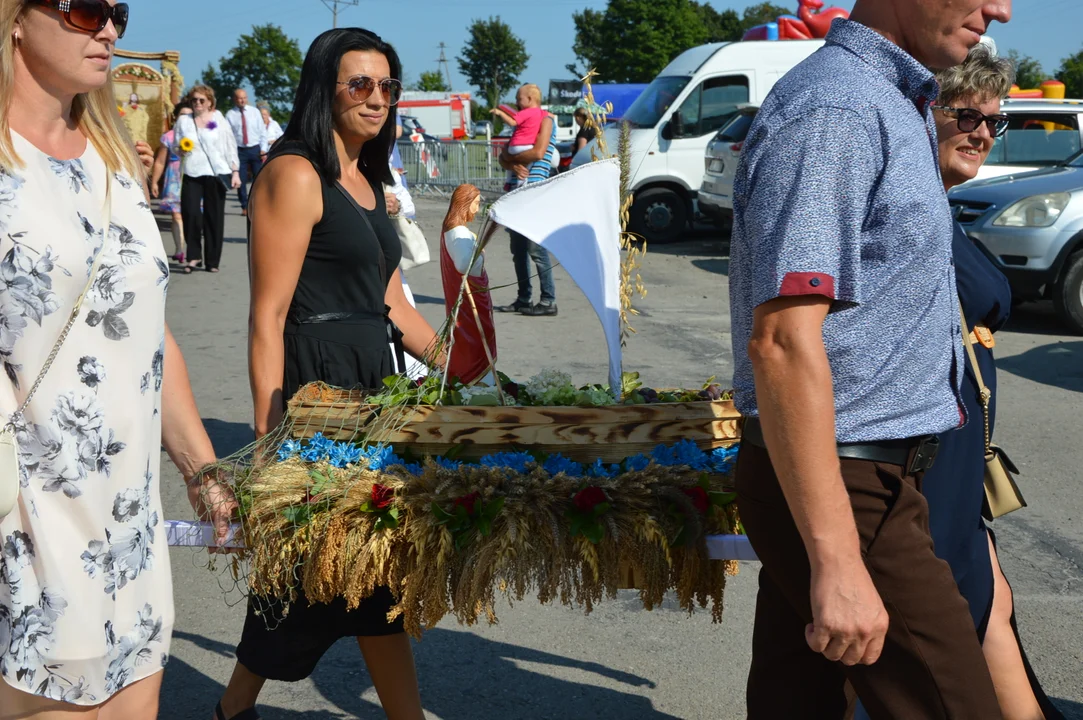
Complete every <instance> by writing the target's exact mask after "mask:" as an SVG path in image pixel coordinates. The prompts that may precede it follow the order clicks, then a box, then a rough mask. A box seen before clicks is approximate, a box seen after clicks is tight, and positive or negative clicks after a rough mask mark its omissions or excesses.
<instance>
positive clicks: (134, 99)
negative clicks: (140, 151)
mask: <svg viewBox="0 0 1083 720" xmlns="http://www.w3.org/2000/svg"><path fill="white" fill-rule="evenodd" d="M120 114H121V117H122V118H123V119H124V125H125V126H126V127H127V128H128V134H129V135H131V137H132V140H134V141H136V142H148V135H147V130H148V129H149V127H150V116H149V115H148V114H147V110H146V108H144V107H143V105H142V104H140V102H139V95H137V94H136V93H134V92H133V93H132V94H131V95H129V96H128V104H127V105H125V106H124V107H122V108H120Z"/></svg>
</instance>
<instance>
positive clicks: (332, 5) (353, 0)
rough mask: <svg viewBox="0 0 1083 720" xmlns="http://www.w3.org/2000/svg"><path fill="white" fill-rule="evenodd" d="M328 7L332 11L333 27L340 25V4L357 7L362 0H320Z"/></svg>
mask: <svg viewBox="0 0 1083 720" xmlns="http://www.w3.org/2000/svg"><path fill="white" fill-rule="evenodd" d="M320 2H322V3H323V4H324V5H326V6H327V9H328V10H330V11H331V18H332V20H331V27H333V28H337V27H338V8H339V5H344V6H352V7H357V6H358V5H360V4H361V0H320Z"/></svg>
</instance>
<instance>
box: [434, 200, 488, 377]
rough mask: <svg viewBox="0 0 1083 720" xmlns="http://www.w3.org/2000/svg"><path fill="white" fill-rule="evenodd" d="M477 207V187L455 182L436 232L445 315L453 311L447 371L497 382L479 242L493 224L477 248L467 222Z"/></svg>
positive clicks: (455, 374) (460, 375)
mask: <svg viewBox="0 0 1083 720" xmlns="http://www.w3.org/2000/svg"><path fill="white" fill-rule="evenodd" d="M480 207H481V191H480V190H478V189H477V188H476V187H474V186H473V185H460V186H459V187H457V188H455V192H454V193H453V194H452V196H451V204H450V206H449V207H448V212H447V216H446V217H445V218H444V225H443V232H442V234H441V236H440V275H441V277H442V278H443V281H444V304H445V306H446V307H447V311H448V315H449V316H450V315H451V314H452V313H455V318H454V323H455V330H454V333H453V335H452V345H451V347H450V349H449V352H450V360H449V362H448V367H447V373H448V375H449V376H451V377H456V378H458V379H459V380H460V381H462V382H463V383H465V384H467V385H473V384H475V383H478V382H483V383H484V384H490V385H495V384H496V381H495V376H494V374H493V372H492V368H493V367H494V366H495V365H496V327H495V325H494V322H493V300H492V297H491V296H490V295H489V276H488V274H487V273H486V272H485V256H484V255H483V254H482V251H481V248H483V247H484V246H485V243H486V242H487V241H488V240H489V237H491V236H492V233H493V232H494V231H495V230H496V227H497V226H496V225H495V224H492V225H490V227H489V230H488V232H487V233H486V236H485V237H484V238H482V240H481V247H480V248H479V245H478V243H479V241H478V238H477V236H475V235H474V233H473V232H471V231H470V228H469V227H468V225H469V224H470V223H471V222H473V220H474V218H475V217H476V216H477V214H478V210H479V209H480ZM460 295H461V296H462V297H461V300H460Z"/></svg>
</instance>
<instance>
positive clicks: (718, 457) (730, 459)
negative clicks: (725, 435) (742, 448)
mask: <svg viewBox="0 0 1083 720" xmlns="http://www.w3.org/2000/svg"><path fill="white" fill-rule="evenodd" d="M737 450H738V446H737V445H731V446H730V447H724V448H716V449H715V450H714V451H713V452H712V453H711V458H710V463H711V469H712V470H713V471H714V472H716V473H721V474H724V473H728V472H729V471H730V470H731V469H732V468H733V463H734V461H735V460H736V459H737Z"/></svg>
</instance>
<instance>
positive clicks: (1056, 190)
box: [948, 153, 1083, 334]
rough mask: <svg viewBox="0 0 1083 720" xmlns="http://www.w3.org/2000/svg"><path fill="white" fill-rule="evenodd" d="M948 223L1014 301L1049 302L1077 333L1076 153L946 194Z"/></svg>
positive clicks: (1082, 321) (1081, 274) (1080, 185)
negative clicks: (974, 244)
mask: <svg viewBox="0 0 1083 720" xmlns="http://www.w3.org/2000/svg"><path fill="white" fill-rule="evenodd" d="M948 200H949V201H950V202H951V205H952V209H953V212H954V214H955V219H956V220H957V221H958V222H959V223H960V224H961V225H962V226H963V229H964V230H966V234H967V235H969V236H970V237H971V238H973V239H975V240H977V241H978V243H979V245H980V246H981V247H982V248H983V249H984V250H985V251H986V254H987V255H988V256H989V257H990V258H991V259H992V260H993V262H994V263H995V264H996V266H997V267H998V268H999V269H1000V271H1001V272H1003V273H1004V274H1005V275H1006V276H1007V278H1008V280H1009V282H1010V283H1011V286H1012V295H1013V296H1014V298H1015V299H1016V300H1037V299H1041V298H1048V299H1051V300H1052V301H1053V306H1054V307H1055V308H1056V311H1057V315H1058V316H1059V317H1060V318H1061V320H1062V321H1063V322H1064V323H1065V325H1067V326H1068V327H1069V328H1071V329H1072V331H1074V332H1076V333H1079V334H1083V153H1077V154H1076V155H1074V156H1073V157H1071V158H1069V159H1068V160H1067V161H1064V162H1062V163H1059V164H1057V165H1055V166H1053V167H1048V168H1045V169H1042V170H1037V171H1034V172H1026V173H1018V174H1011V175H1005V176H1002V177H998V178H993V179H991V180H978V181H975V182H970V183H966V184H965V185H960V186H959V187H957V188H955V189H953V190H952V191H951V192H950V193H949V194H948Z"/></svg>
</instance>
